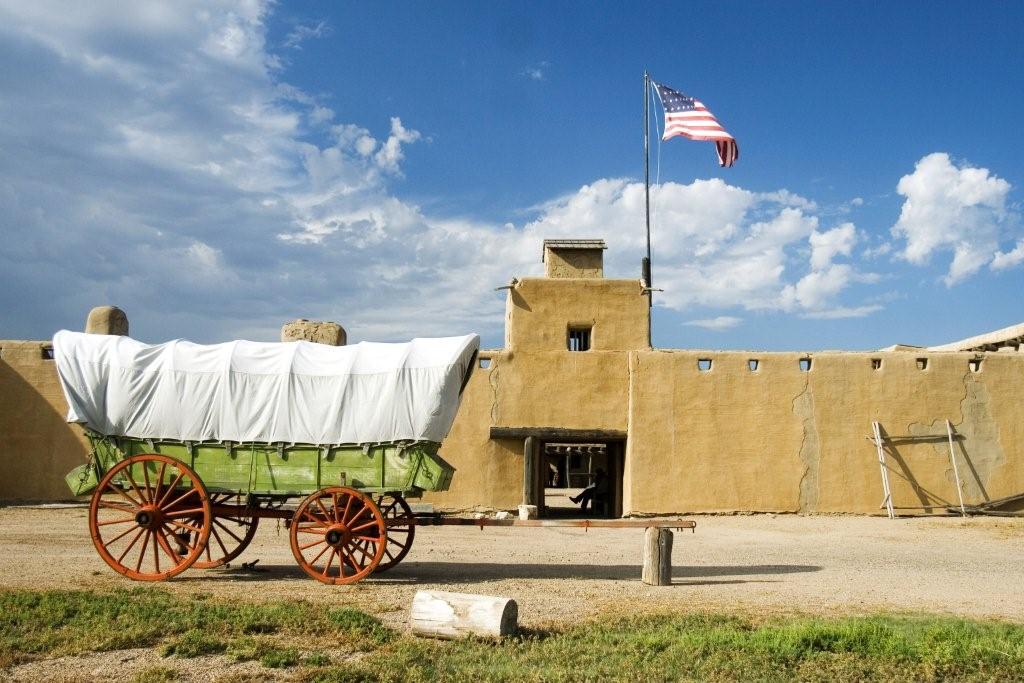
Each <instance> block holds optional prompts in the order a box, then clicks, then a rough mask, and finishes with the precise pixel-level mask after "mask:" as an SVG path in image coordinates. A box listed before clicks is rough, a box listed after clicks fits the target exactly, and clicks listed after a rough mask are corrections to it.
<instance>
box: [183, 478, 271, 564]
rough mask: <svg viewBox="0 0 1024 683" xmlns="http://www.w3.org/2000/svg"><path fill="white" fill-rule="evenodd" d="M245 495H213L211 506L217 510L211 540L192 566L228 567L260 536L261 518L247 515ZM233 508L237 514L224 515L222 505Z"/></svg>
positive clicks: (211, 527) (211, 528) (211, 530)
mask: <svg viewBox="0 0 1024 683" xmlns="http://www.w3.org/2000/svg"><path fill="white" fill-rule="evenodd" d="M244 504H245V496H240V495H238V494H237V493H213V494H211V495H210V505H211V506H212V507H213V508H214V509H215V512H214V515H213V520H212V521H213V523H212V525H211V526H210V540H209V541H207V543H206V548H205V550H203V553H202V555H201V556H200V558H199V559H198V560H196V561H195V562H194V563H192V566H193V567H195V568H196V569H213V568H214V567H220V566H221V565H224V564H227V563H228V562H230V561H231V560H233V559H235V558H236V557H238V556H239V555H241V554H242V552H243V551H244V550H245V549H246V548H248V547H249V544H250V543H252V539H253V538H255V537H256V529H257V527H258V526H259V523H260V518H259V517H253V516H250V515H246V514H244V513H243V512H241V510H242V509H243V508H244ZM224 505H230V506H232V507H235V508H238V509H239V510H238V511H237V512H231V513H229V514H220V512H219V511H216V508H217V507H218V506H224Z"/></svg>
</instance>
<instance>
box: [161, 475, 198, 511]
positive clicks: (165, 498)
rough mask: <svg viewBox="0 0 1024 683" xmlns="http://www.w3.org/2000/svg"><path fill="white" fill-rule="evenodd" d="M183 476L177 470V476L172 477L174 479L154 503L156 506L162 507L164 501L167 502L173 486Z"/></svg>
mask: <svg viewBox="0 0 1024 683" xmlns="http://www.w3.org/2000/svg"><path fill="white" fill-rule="evenodd" d="M184 476H185V473H184V472H178V476H177V477H175V478H174V481H172V482H171V485H170V486H168V487H167V491H165V492H164V495H163V496H161V497H160V502H159V503H157V504H156V505H157V507H159V508H162V507H164V503H165V502H167V497H168V496H170V495H171V492H173V491H174V489H175V488H177V486H178V482H180V481H181V480H182V478H183V477H184ZM193 490H195V489H193Z"/></svg>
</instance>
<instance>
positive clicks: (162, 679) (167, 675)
mask: <svg viewBox="0 0 1024 683" xmlns="http://www.w3.org/2000/svg"><path fill="white" fill-rule="evenodd" d="M131 680H132V683H173V682H174V681H176V680H178V672H177V671H175V670H174V669H172V668H170V667H167V666H151V667H149V668H147V669H142V670H141V671H139V672H138V673H137V674H135V675H134V676H133V677H132V679H131Z"/></svg>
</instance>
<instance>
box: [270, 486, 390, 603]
mask: <svg viewBox="0 0 1024 683" xmlns="http://www.w3.org/2000/svg"><path fill="white" fill-rule="evenodd" d="M288 536H289V539H290V541H291V546H292V554H293V555H294V556H295V560H296V561H297V562H298V563H299V566H300V567H302V571H304V572H306V573H307V574H309V575H310V576H311V577H313V578H314V579H316V580H317V581H320V582H322V583H329V584H346V583H355V582H356V581H359V580H361V579H363V578H365V577H367V576H369V575H370V574H371V573H372V572H373V570H374V569H375V568H376V567H377V565H378V564H379V563H380V561H381V558H382V557H384V549H385V546H386V544H387V527H386V524H385V522H384V517H383V515H381V512H380V508H378V507H377V504H376V503H374V502H373V499H371V498H370V497H369V496H367V495H365V494H363V493H360V492H359V491H356V490H355V489H350V488H348V487H345V486H330V487H327V488H323V489H320V490H319V491H317V492H316V493H314V494H312V495H311V496H309V497H308V498H306V499H305V500H303V501H302V503H300V504H299V507H298V509H296V510H295V515H294V517H292V523H291V525H290V529H289V532H288Z"/></svg>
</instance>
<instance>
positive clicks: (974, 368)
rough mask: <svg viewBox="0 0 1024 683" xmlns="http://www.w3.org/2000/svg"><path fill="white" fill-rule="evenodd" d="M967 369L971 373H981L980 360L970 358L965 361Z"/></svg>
mask: <svg viewBox="0 0 1024 683" xmlns="http://www.w3.org/2000/svg"><path fill="white" fill-rule="evenodd" d="M967 367H969V368H970V369H971V372H981V359H980V358H972V359H970V360H969V361H967Z"/></svg>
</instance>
